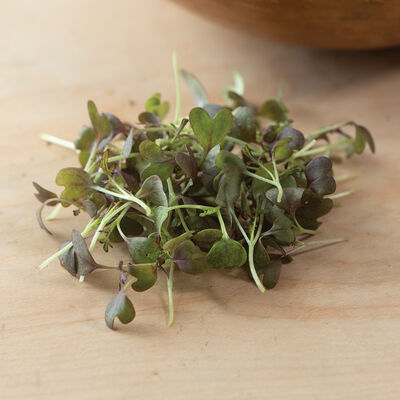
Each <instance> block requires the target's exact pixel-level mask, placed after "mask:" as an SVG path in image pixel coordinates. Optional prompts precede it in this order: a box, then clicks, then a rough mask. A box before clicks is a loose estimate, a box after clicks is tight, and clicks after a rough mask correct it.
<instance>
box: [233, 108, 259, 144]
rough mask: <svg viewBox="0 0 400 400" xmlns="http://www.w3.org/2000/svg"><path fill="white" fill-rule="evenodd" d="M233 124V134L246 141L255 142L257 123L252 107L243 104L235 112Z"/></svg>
mask: <svg viewBox="0 0 400 400" xmlns="http://www.w3.org/2000/svg"><path fill="white" fill-rule="evenodd" d="M233 116H234V118H233V126H232V133H231V135H232V136H233V137H235V138H238V139H240V140H244V141H245V142H248V143H249V142H255V140H256V131H257V123H256V119H255V116H254V109H253V108H252V107H248V106H243V107H239V108H237V109H236V110H235V111H234V113H233Z"/></svg>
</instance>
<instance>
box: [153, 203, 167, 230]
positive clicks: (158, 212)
mask: <svg viewBox="0 0 400 400" xmlns="http://www.w3.org/2000/svg"><path fill="white" fill-rule="evenodd" d="M152 217H153V218H154V223H155V225H156V228H157V232H158V233H159V234H160V235H161V233H162V226H163V223H164V222H165V220H166V219H167V218H168V207H163V206H158V207H156V208H155V209H154V210H153V215H152Z"/></svg>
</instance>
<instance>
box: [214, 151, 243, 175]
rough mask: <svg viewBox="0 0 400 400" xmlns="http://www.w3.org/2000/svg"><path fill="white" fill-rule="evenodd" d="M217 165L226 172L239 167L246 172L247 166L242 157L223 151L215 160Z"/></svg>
mask: <svg viewBox="0 0 400 400" xmlns="http://www.w3.org/2000/svg"><path fill="white" fill-rule="evenodd" d="M215 165H216V166H217V167H218V168H219V169H220V170H222V171H224V172H226V171H228V170H229V169H231V168H232V167H238V168H239V169H240V170H242V171H244V170H245V169H246V166H245V165H244V162H243V161H242V159H241V158H240V157H238V156H237V155H236V154H233V153H231V152H230V151H226V150H221V151H220V152H219V154H218V156H217V158H216V160H215Z"/></svg>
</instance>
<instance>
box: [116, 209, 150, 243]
mask: <svg viewBox="0 0 400 400" xmlns="http://www.w3.org/2000/svg"><path fill="white" fill-rule="evenodd" d="M142 217H143V218H146V217H145V216H144V215H140V214H135V213H132V212H128V213H126V214H125V216H124V217H123V218H122V219H121V221H120V223H119V225H120V228H121V230H122V232H123V233H124V234H125V235H126V236H139V235H141V234H142V233H143V230H144V227H143V224H142V220H141V218H142ZM148 222H150V221H148ZM109 238H110V241H111V242H113V243H119V242H123V241H124V239H123V238H122V237H121V235H120V234H119V232H118V229H117V228H114V229H113V230H112V231H111V232H110V235H109Z"/></svg>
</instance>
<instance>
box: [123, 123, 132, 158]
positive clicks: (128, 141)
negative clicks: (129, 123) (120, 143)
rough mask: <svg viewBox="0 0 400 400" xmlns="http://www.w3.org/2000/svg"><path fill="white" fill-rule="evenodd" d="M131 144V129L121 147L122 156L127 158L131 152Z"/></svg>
mask: <svg viewBox="0 0 400 400" xmlns="http://www.w3.org/2000/svg"><path fill="white" fill-rule="evenodd" d="M132 146H133V129H131V130H130V132H129V135H128V137H127V138H126V141H125V143H124V147H123V148H122V155H123V156H124V158H128V157H129V154H131V151H132Z"/></svg>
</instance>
